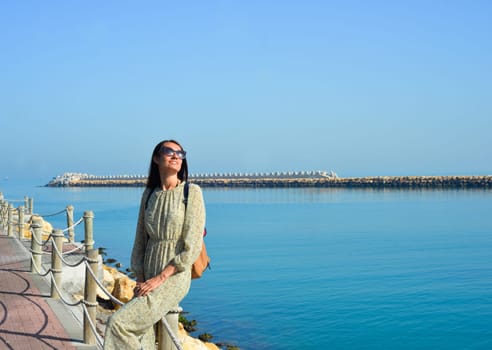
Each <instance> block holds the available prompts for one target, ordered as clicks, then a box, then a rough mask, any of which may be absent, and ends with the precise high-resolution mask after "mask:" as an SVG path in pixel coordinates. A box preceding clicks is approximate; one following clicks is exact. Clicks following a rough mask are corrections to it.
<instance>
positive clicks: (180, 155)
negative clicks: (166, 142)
mask: <svg viewBox="0 0 492 350" xmlns="http://www.w3.org/2000/svg"><path fill="white" fill-rule="evenodd" d="M159 152H160V153H161V154H163V155H165V156H168V157H172V156H173V154H175V155H176V157H178V158H179V159H185V158H186V151H181V150H174V149H172V148H170V147H166V146H162V147H161V148H160V149H159Z"/></svg>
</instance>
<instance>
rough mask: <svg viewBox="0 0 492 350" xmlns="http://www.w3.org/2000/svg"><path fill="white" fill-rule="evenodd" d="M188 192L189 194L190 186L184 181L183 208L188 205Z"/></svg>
mask: <svg viewBox="0 0 492 350" xmlns="http://www.w3.org/2000/svg"><path fill="white" fill-rule="evenodd" d="M189 192H190V184H189V183H188V181H186V182H185V184H184V189H183V193H184V199H183V203H184V205H185V208H186V206H187V205H188V193H189Z"/></svg>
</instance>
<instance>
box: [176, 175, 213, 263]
mask: <svg viewBox="0 0 492 350" xmlns="http://www.w3.org/2000/svg"><path fill="white" fill-rule="evenodd" d="M189 186H190V188H189V195H188V205H187V208H186V214H185V220H184V224H183V242H184V246H183V250H182V251H181V252H180V253H179V254H178V255H176V256H175V257H174V259H173V260H172V261H171V262H170V264H171V265H173V266H175V268H176V271H177V272H181V271H184V270H185V269H187V268H188V269H189V268H190V267H191V265H192V264H193V263H194V262H195V260H196V259H197V258H198V256H199V255H200V250H201V248H202V239H203V231H204V229H205V203H204V201H203V194H202V190H201V188H200V187H199V186H198V185H195V184H190V185H189Z"/></svg>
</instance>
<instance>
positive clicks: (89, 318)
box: [84, 249, 99, 344]
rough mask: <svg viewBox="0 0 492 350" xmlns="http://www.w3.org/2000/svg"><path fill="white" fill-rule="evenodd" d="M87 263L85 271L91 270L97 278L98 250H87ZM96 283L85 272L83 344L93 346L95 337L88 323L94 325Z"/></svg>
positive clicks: (88, 273) (89, 274)
mask: <svg viewBox="0 0 492 350" xmlns="http://www.w3.org/2000/svg"><path fill="white" fill-rule="evenodd" d="M86 254H87V258H88V259H87V262H88V264H89V266H87V267H86V270H87V269H89V268H90V269H91V270H92V272H93V275H94V276H97V258H98V255H99V250H98V249H90V250H87V253H86ZM96 298H97V283H96V281H95V280H94V278H92V276H91V273H90V272H89V271H86V272H85V289H84V300H85V301H86V304H85V305H86V307H87V314H85V313H84V343H86V344H95V343H96V336H95V334H94V333H93V332H92V329H91V326H90V323H91V322H92V324H94V325H95V324H96V311H97V309H96V308H97V300H96Z"/></svg>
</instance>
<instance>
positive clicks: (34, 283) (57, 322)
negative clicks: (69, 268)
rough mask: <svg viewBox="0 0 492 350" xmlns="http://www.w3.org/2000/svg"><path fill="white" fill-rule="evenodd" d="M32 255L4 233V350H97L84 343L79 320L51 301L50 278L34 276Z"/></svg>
mask: <svg viewBox="0 0 492 350" xmlns="http://www.w3.org/2000/svg"><path fill="white" fill-rule="evenodd" d="M30 261H31V260H30V255H29V253H28V251H27V250H26V248H25V247H24V246H23V245H22V243H21V242H20V241H19V240H18V239H17V238H12V237H7V236H6V235H5V232H2V231H1V229H0V349H2V350H3V349H6V350H24V349H25V350H44V349H49V350H58V349H67V350H96V349H97V346H90V345H85V344H84V343H83V330H82V325H81V323H80V321H79V320H77V319H76V318H75V316H74V314H73V313H71V312H70V310H69V309H68V308H69V307H68V306H66V305H65V304H63V302H62V301H59V300H54V299H51V298H50V287H49V285H48V283H47V280H46V277H41V276H39V275H36V274H32V273H30Z"/></svg>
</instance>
